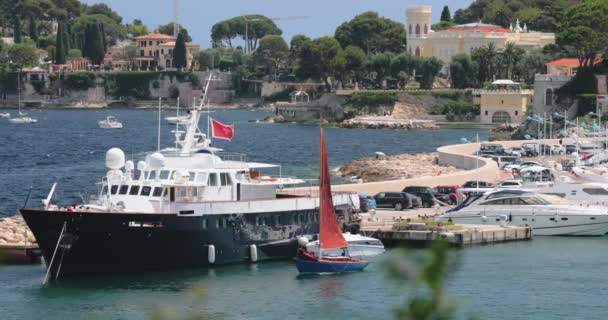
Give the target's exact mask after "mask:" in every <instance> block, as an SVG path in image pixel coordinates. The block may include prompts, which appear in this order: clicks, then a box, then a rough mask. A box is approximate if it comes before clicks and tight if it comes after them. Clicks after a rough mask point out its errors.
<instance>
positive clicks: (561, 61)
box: [545, 56, 604, 67]
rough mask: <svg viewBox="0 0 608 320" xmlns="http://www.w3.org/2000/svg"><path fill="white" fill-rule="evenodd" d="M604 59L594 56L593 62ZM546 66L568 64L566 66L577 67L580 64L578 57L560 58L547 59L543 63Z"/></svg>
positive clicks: (599, 61)
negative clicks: (547, 60)
mask: <svg viewBox="0 0 608 320" xmlns="http://www.w3.org/2000/svg"><path fill="white" fill-rule="evenodd" d="M602 61H604V59H603V58H602V57H601V56H597V57H595V60H594V61H593V64H598V63H602ZM545 64H546V65H548V66H568V67H578V66H579V65H580V63H579V61H578V58H562V59H557V60H553V61H549V62H547V63H545Z"/></svg>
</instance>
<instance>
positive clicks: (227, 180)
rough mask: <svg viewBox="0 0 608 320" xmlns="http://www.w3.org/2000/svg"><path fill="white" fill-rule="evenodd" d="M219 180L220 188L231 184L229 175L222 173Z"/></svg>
mask: <svg viewBox="0 0 608 320" xmlns="http://www.w3.org/2000/svg"><path fill="white" fill-rule="evenodd" d="M220 180H221V183H222V186H229V185H231V184H232V180H231V179H230V174H228V173H225V172H222V173H220Z"/></svg>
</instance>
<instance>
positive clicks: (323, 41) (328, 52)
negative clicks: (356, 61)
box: [314, 36, 342, 90]
mask: <svg viewBox="0 0 608 320" xmlns="http://www.w3.org/2000/svg"><path fill="white" fill-rule="evenodd" d="M314 45H315V47H316V50H317V52H318V57H319V60H318V64H319V75H320V76H321V78H322V79H323V81H324V82H325V85H326V86H327V89H328V90H330V89H331V84H330V83H329V79H328V78H329V77H330V76H333V75H335V72H336V69H337V67H338V60H337V59H336V57H337V56H338V55H339V53H340V50H342V48H341V47H340V43H339V42H338V41H337V40H336V39H335V38H333V37H330V36H325V37H321V38H318V39H315V40H314Z"/></svg>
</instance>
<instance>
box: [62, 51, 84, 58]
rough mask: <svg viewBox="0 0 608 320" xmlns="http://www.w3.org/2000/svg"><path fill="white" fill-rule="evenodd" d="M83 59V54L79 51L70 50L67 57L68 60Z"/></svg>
mask: <svg viewBox="0 0 608 320" xmlns="http://www.w3.org/2000/svg"><path fill="white" fill-rule="evenodd" d="M80 58H82V52H80V50H78V49H70V50H69V51H68V54H67V55H66V60H77V59H80Z"/></svg>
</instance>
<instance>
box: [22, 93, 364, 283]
mask: <svg viewBox="0 0 608 320" xmlns="http://www.w3.org/2000/svg"><path fill="white" fill-rule="evenodd" d="M205 92H206V91H205ZM202 101H205V99H204V98H203V100H202ZM201 113H203V111H202V103H201V106H198V107H196V108H193V109H192V110H191V112H190V117H189V119H188V122H187V123H186V124H184V125H182V128H180V130H175V131H174V133H175V137H176V143H175V145H176V147H175V148H170V149H164V150H162V151H157V152H153V153H150V154H148V155H147V156H146V157H145V159H144V160H141V161H138V162H137V165H135V163H134V162H132V161H125V156H124V153H123V152H122V151H121V150H120V149H117V148H112V149H110V150H109V151H108V152H107V153H106V166H107V169H108V171H107V174H106V175H105V176H104V177H103V178H102V179H101V183H100V191H99V194H98V199H97V200H94V201H90V202H88V203H84V204H81V205H77V206H70V207H67V208H65V207H64V208H62V207H58V206H56V205H53V204H51V201H50V200H51V198H52V195H53V191H54V188H53V190H51V193H50V194H49V196H48V198H47V199H46V200H44V201H43V208H42V209H21V210H20V212H21V214H22V216H23V217H24V219H25V221H26V223H27V225H28V226H29V228H30V229H31V230H32V232H33V233H34V235H35V237H36V239H37V240H38V243H39V245H40V248H41V250H42V253H43V255H44V257H45V261H47V263H48V264H49V273H50V274H52V275H56V276H59V275H60V276H62V277H63V276H68V275H74V274H87V273H108V272H120V271H138V270H143V269H161V270H166V269H171V268H181V267H199V266H208V265H212V264H224V263H238V262H245V261H250V262H255V261H259V260H264V259H281V258H290V257H294V256H295V254H296V251H297V247H298V241H297V239H298V238H299V237H302V236H310V235H314V234H317V233H318V232H319V224H318V222H319V221H318V216H319V215H318V213H319V197H318V192H317V190H307V189H306V188H304V189H300V190H298V191H291V192H288V191H286V190H284V189H283V187H284V186H292V185H298V184H302V183H304V181H303V180H300V179H294V178H288V177H283V176H281V174H280V173H281V169H280V166H278V165H273V164H265V163H256V162H247V161H245V156H244V155H242V154H227V153H224V152H222V151H221V150H220V149H217V148H212V147H211V146H210V141H211V140H210V139H209V137H208V136H207V135H206V134H205V133H203V132H201V130H200V129H199V128H198V123H199V118H200V115H201ZM207 114H208V113H207ZM269 170H275V171H278V173H279V175H278V176H271V175H269V174H267V173H265V172H266V171H269ZM333 197H334V199H333V200H334V204H335V206H336V207H343V208H347V207H351V206H352V207H357V206H358V200H357V197H356V194H353V193H334V195H333ZM58 252H59V253H58ZM59 257H61V258H59Z"/></svg>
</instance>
